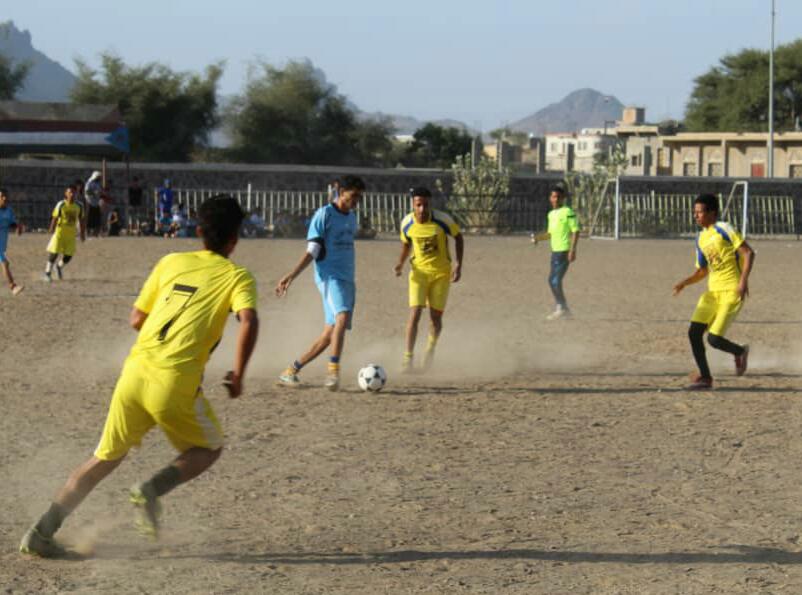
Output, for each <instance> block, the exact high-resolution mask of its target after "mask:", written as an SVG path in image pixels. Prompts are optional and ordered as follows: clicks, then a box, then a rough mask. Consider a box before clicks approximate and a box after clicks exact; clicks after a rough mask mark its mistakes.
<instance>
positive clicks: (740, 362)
mask: <svg viewBox="0 0 802 595" xmlns="http://www.w3.org/2000/svg"><path fill="white" fill-rule="evenodd" d="M748 359H749V345H744V352H743V353H742V354H741V355H736V356H735V375H736V376H743V375H744V374H746V362H747V360H748Z"/></svg>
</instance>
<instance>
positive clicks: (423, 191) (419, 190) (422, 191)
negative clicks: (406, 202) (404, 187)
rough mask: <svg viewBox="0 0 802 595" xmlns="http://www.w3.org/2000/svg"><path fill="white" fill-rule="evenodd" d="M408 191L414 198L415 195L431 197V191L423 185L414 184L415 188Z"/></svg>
mask: <svg viewBox="0 0 802 595" xmlns="http://www.w3.org/2000/svg"><path fill="white" fill-rule="evenodd" d="M409 193H410V195H411V196H412V198H415V197H416V196H420V197H422V198H431V197H432V191H431V190H429V189H428V188H426V187H425V186H416V187H415V188H412V189H411V190H410V191H409Z"/></svg>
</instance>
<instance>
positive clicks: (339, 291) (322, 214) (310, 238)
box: [276, 176, 365, 391]
mask: <svg viewBox="0 0 802 595" xmlns="http://www.w3.org/2000/svg"><path fill="white" fill-rule="evenodd" d="M364 190H365V183H364V182H363V181H362V180H361V179H360V178H358V177H356V176H344V177H343V178H342V179H341V180H340V187H339V193H338V195H337V198H336V199H335V200H334V202H331V203H329V204H327V205H326V206H324V207H321V208H319V209H318V210H317V211H316V212H315V214H314V216H313V217H312V221H311V222H310V223H309V230H308V232H307V236H306V239H307V245H306V251H305V252H304V255H303V256H302V257H301V260H300V261H298V264H297V265H295V268H294V269H293V270H292V271H290V272H289V273H287V274H286V275H284V276H283V277H282V278H281V280H279V282H278V285H277V286H276V295H277V296H279V297H281V296H283V295H284V294H286V293H287V290H288V289H289V288H290V285H291V284H292V282H293V281H294V280H295V278H296V277H297V276H298V275H300V274H301V272H303V270H304V269H305V268H306V267H308V266H309V264H310V263H312V262H314V263H315V283H316V284H317V288H318V290H319V291H320V296H321V298H322V299H323V313H324V315H325V318H326V322H325V326H324V327H323V333H322V334H321V335H320V337H318V338H317V339H316V340H315V342H314V343H313V344H312V346H311V347H310V348H309V350H308V351H307V352H306V353H304V354H303V355H302V356H301V357H299V358H298V359H297V360H295V361H294V362H293V363H292V364H291V365H290V366H289V367H288V368H287V369H286V370H284V372H282V374H281V375H280V376H279V382H280V383H281V384H283V385H285V386H298V385H300V380H299V379H298V372H300V371H301V368H303V367H304V366H305V365H306V364H308V363H309V362H311V361H312V360H313V359H315V358H316V357H317V356H319V355H320V354H321V353H323V352H324V351H325V350H326V349H327V348H329V347H331V351H330V353H331V355H330V357H329V366H328V374H327V376H326V382H325V386H326V388H328V389H329V390H332V391H335V390H337V389H338V388H339V386H340V356H341V355H342V350H343V343H344V342H345V331H346V330H347V329H350V328H351V316H352V315H353V312H354V303H355V300H356V285H355V283H354V270H355V258H354V237H355V235H356V231H357V224H356V214H355V213H354V209H355V208H356V206H357V204H358V203H359V199H360V198H361V196H362V192H363V191H364Z"/></svg>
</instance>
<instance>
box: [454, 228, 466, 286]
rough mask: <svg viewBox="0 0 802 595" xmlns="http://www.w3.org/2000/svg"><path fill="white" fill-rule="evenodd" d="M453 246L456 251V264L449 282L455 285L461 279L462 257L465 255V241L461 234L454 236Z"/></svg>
mask: <svg viewBox="0 0 802 595" xmlns="http://www.w3.org/2000/svg"><path fill="white" fill-rule="evenodd" d="M454 246H455V247H456V251H457V264H455V265H454V270H453V271H451V281H452V282H454V283H456V282H457V281H459V280H460V279H461V278H462V257H463V255H464V254H465V240H464V239H463V237H462V234H461V233H458V234H457V235H455V236H454Z"/></svg>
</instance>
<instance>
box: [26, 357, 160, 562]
mask: <svg viewBox="0 0 802 595" xmlns="http://www.w3.org/2000/svg"><path fill="white" fill-rule="evenodd" d="M143 387H144V380H143V378H142V376H141V375H138V374H136V373H132V372H131V371H130V370H129V369H128V367H127V366H126V369H124V370H123V374H122V375H121V376H120V379H119V380H118V381H117V386H116V387H115V389H114V395H113V396H112V399H111V405H110V406H109V413H108V416H107V417H106V423H105V425H104V427H103V434H102V435H101V438H100V443H99V444H98V447H97V449H96V450H95V453H94V456H93V457H92V458H90V459H89V460H87V461H86V462H85V463H83V464H82V465H80V466H79V467H77V468H76V469H75V470H74V471H73V472H72V473H71V474H70V477H69V479H68V480H67V482H66V483H65V484H64V486H63V487H62V488H61V490H59V492H58V494H57V495H56V498H55V499H54V500H53V503H52V504H51V505H50V508H49V509H48V510H47V512H45V514H44V515H42V517H41V518H40V519H39V521H38V522H37V523H36V524H35V525H34V526H33V527H31V529H29V530H28V532H27V533H26V534H25V536H24V537H23V539H22V543H21V544H20V551H22V552H24V553H28V554H35V555H39V556H43V557H51V556H58V555H62V554H63V553H64V551H63V548H61V546H59V545H58V543H56V541H55V540H54V539H53V536H54V535H55V533H56V532H57V531H58V530H59V528H60V527H61V524H62V523H63V522H64V519H66V518H67V516H68V515H69V514H70V513H72V512H73V511H74V510H75V509H76V508H77V507H78V505H79V504H80V503H81V502H83V500H84V499H85V498H86V496H87V495H89V494H90V493H91V491H92V490H93V489H94V488H95V487H96V486H97V484H98V483H100V482H101V481H102V480H103V479H104V478H105V477H106V476H107V475H108V474H109V473H111V472H112V471H114V469H116V468H117V466H118V465H119V464H120V463H121V462H122V460H123V459H124V458H125V455H126V454H127V453H128V451H129V450H130V449H131V448H132V447H133V446H136V445H138V444H140V443H141V441H142V437H143V436H144V435H145V434H146V433H147V431H148V430H149V429H150V428H151V427H153V424H154V421H153V419H152V418H151V417H150V415H149V414H148V413H147V412H146V411H145V410H144V408H143V407H142V405H141V403H140V401H139V399H140V395H141V394H142V392H143Z"/></svg>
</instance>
